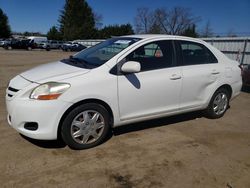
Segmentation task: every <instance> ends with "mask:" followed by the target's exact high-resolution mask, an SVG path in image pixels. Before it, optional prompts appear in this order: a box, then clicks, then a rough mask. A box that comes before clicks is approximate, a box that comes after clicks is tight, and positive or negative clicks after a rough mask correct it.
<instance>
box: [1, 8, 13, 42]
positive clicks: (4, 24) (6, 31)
mask: <svg viewBox="0 0 250 188" xmlns="http://www.w3.org/2000/svg"><path fill="white" fill-rule="evenodd" d="M10 36H11V30H10V25H9V21H8V17H7V16H6V14H4V12H3V11H2V9H1V8H0V38H9V37H10Z"/></svg>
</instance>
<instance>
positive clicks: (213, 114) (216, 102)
mask: <svg viewBox="0 0 250 188" xmlns="http://www.w3.org/2000/svg"><path fill="white" fill-rule="evenodd" d="M228 106H229V92H228V90H226V89H224V88H221V89H219V90H217V91H216V92H215V93H214V95H213V97H212V99H211V101H210V103H209V105H208V107H207V109H206V115H207V117H208V118H212V119H216V118H220V117H222V116H223V115H224V114H225V112H226V111H227V109H228Z"/></svg>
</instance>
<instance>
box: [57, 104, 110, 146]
mask: <svg viewBox="0 0 250 188" xmlns="http://www.w3.org/2000/svg"><path fill="white" fill-rule="evenodd" d="M109 122H110V121H109V113H108V111H107V110H106V109H105V108H104V107H103V106H102V105H99V104H95V103H87V104H83V105H80V106H78V107H76V108H75V109H73V110H72V111H71V112H70V113H69V114H68V115H67V117H66V118H65V120H64V122H63V124H62V129H61V134H62V138H63V140H64V142H65V143H66V144H67V145H68V146H69V147H70V148H72V149H88V148H91V147H94V146H97V145H99V144H100V143H102V142H103V141H104V139H105V138H106V136H107V134H108V132H109V128H110V125H109Z"/></svg>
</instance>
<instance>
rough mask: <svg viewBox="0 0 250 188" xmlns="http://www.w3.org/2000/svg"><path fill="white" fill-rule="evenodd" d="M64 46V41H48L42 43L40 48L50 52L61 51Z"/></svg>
mask: <svg viewBox="0 0 250 188" xmlns="http://www.w3.org/2000/svg"><path fill="white" fill-rule="evenodd" d="M62 45H63V42H62V41H56V40H48V41H44V42H41V43H40V44H39V48H41V49H46V50H47V51H49V50H51V49H61V48H62Z"/></svg>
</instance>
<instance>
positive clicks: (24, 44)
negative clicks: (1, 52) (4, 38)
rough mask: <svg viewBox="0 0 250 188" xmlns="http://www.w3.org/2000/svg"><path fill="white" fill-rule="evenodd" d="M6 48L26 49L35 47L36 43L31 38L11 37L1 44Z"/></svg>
mask: <svg viewBox="0 0 250 188" xmlns="http://www.w3.org/2000/svg"><path fill="white" fill-rule="evenodd" d="M3 47H4V48H5V49H6V50H11V49H26V50H32V49H34V48H36V44H35V43H34V41H33V40H31V39H11V40H10V41H8V42H7V43H5V44H4V46H3Z"/></svg>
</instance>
